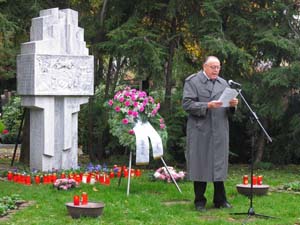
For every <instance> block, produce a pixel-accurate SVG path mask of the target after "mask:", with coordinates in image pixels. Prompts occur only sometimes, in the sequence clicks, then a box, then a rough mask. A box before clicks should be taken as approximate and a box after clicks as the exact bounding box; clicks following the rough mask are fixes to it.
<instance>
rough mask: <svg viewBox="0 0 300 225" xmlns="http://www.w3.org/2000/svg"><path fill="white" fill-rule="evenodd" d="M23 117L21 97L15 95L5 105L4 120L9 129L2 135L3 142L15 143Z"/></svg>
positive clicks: (6, 127)
mask: <svg viewBox="0 0 300 225" xmlns="http://www.w3.org/2000/svg"><path fill="white" fill-rule="evenodd" d="M21 118H22V108H21V98H20V97H18V96H13V97H12V98H11V99H10V101H9V102H8V103H7V104H6V105H5V106H4V107H3V116H2V121H3V123H4V125H5V129H7V130H8V131H9V133H8V134H7V135H4V136H3V137H2V141H3V143H15V141H16V137H17V134H18V132H19V127H20V123H21Z"/></svg>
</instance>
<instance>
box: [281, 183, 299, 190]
mask: <svg viewBox="0 0 300 225" xmlns="http://www.w3.org/2000/svg"><path fill="white" fill-rule="evenodd" d="M283 189H284V190H287V191H296V192H300V182H299V181H295V182H291V183H288V184H284V185H283Z"/></svg>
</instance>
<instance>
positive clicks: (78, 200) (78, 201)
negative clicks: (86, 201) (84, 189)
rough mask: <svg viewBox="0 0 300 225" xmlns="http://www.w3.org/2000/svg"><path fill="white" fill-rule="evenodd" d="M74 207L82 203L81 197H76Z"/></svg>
mask: <svg viewBox="0 0 300 225" xmlns="http://www.w3.org/2000/svg"><path fill="white" fill-rule="evenodd" d="M73 203H74V205H79V203H80V197H79V196H78V195H75V196H74V198H73Z"/></svg>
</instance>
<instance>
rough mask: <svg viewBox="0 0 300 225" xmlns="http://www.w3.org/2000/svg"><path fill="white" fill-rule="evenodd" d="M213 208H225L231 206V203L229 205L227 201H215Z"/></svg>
mask: <svg viewBox="0 0 300 225" xmlns="http://www.w3.org/2000/svg"><path fill="white" fill-rule="evenodd" d="M215 208H218V209H219V208H226V209H230V208H232V205H230V203H229V202H227V201H225V202H223V203H215Z"/></svg>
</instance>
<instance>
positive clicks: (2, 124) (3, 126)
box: [0, 120, 5, 134]
mask: <svg viewBox="0 0 300 225" xmlns="http://www.w3.org/2000/svg"><path fill="white" fill-rule="evenodd" d="M4 129H5V125H4V123H3V122H2V120H0V134H1V133H2V131H3V130H4Z"/></svg>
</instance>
